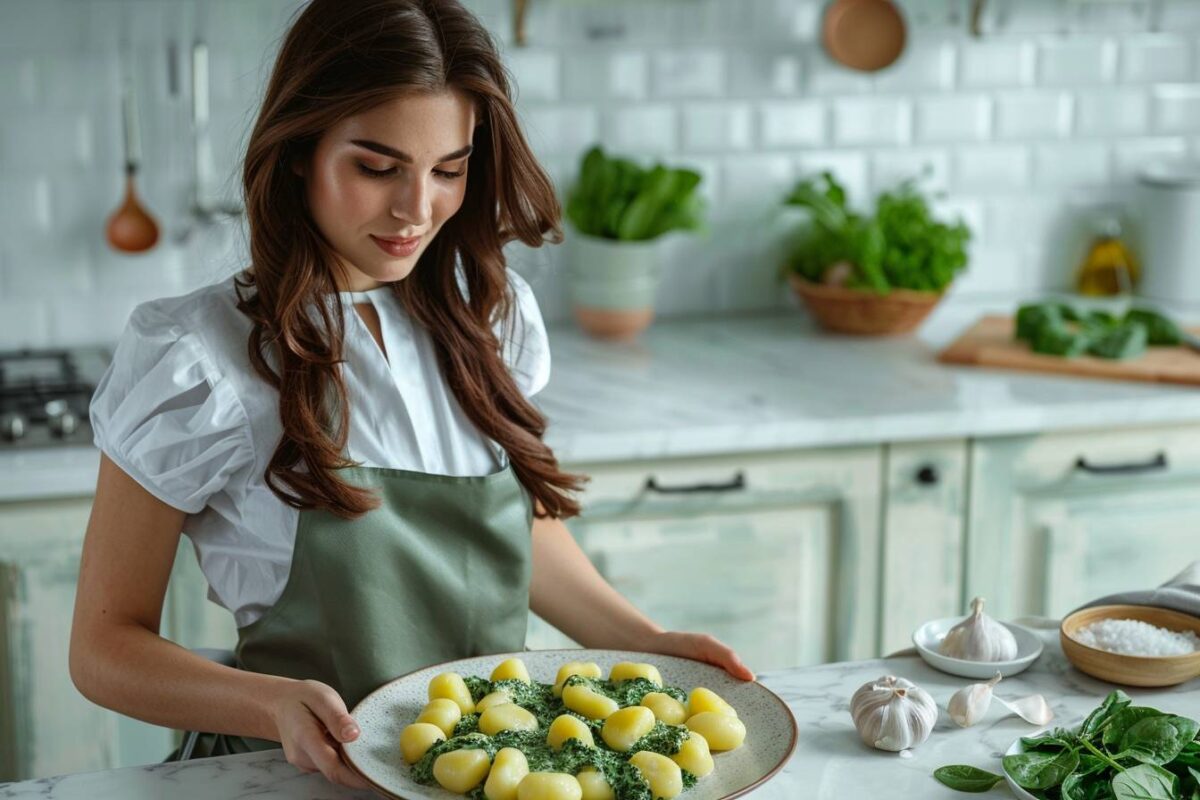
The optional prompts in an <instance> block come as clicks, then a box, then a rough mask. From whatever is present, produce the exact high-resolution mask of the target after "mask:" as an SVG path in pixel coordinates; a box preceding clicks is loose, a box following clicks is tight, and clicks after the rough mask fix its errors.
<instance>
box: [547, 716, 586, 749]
mask: <svg viewBox="0 0 1200 800" xmlns="http://www.w3.org/2000/svg"><path fill="white" fill-rule="evenodd" d="M570 739H578V740H579V741H581V742H583V743H584V744H585V745H587V746H588V747H595V746H596V740H595V739H594V738H592V729H591V728H589V727H588V726H587V725H584V724H583V722H581V721H580V720H579V718H578V717H573V716H571V715H570V714H559V715H558V716H557V717H555V718H554V722H551V723H550V729H549V731H548V732H547V733H546V744H548V745H549V746H550V749H551V750H553V751H554V752H556V753H557V752H558V751H559V750H561V749H562V746H563V745H564V744H566V743H567V741H568V740H570Z"/></svg>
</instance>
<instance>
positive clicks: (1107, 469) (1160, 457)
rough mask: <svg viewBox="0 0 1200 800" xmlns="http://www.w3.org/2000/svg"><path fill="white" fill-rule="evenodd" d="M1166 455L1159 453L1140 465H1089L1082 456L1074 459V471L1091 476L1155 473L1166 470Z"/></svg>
mask: <svg viewBox="0 0 1200 800" xmlns="http://www.w3.org/2000/svg"><path fill="white" fill-rule="evenodd" d="M1167 466H1168V465H1167V454H1166V453H1164V452H1162V451H1159V453H1158V454H1157V455H1156V456H1154V458H1152V459H1150V460H1149V461H1146V462H1144V463H1141V464H1105V465H1099V464H1089V463H1088V462H1087V459H1085V458H1084V457H1083V456H1080V457H1079V458H1077V459H1075V469H1078V470H1083V471H1084V472H1090V473H1091V474H1093V475H1129V474H1132V473H1137V472H1156V471H1158V470H1160V469H1167Z"/></svg>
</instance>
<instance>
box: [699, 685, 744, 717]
mask: <svg viewBox="0 0 1200 800" xmlns="http://www.w3.org/2000/svg"><path fill="white" fill-rule="evenodd" d="M704 711H719V712H721V713H722V714H729V715H731V716H734V717H736V716H737V711H734V709H733V706H731V705H729V703H726V702H725V700H724V699H723V698H722V697H721V696H720V695H719V694H717V693H716V692H714V691H712V690H711V689H705V688H704V687H703V686H697V687H696V688H695V689H692V693H691V694H690V695H688V716H693V715H695V714H699V713H701V712H704Z"/></svg>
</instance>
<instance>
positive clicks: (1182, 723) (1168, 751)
mask: <svg viewBox="0 0 1200 800" xmlns="http://www.w3.org/2000/svg"><path fill="white" fill-rule="evenodd" d="M1198 729H1200V724H1197V722H1196V721H1195V720H1193V719H1188V718H1187V717H1177V716H1175V715H1174V714H1164V715H1162V716H1157V717H1147V718H1146V719H1143V720H1139V721H1138V722H1135V723H1134V724H1133V725H1130V726H1129V729H1128V730H1126V731H1125V735H1124V736H1122V737H1121V747H1120V753H1118V754H1117V755H1118V757H1121V756H1128V757H1130V758H1135V759H1137V760H1138V761H1141V762H1142V763H1143V764H1166V763H1169V762H1171V761H1174V760H1175V757H1176V756H1178V755H1179V753H1180V752H1182V750H1183V748H1184V746H1185V745H1186V744H1187V743H1188V742H1190V741H1191V740H1192V739H1193V737H1195V735H1196V731H1197V730H1198Z"/></svg>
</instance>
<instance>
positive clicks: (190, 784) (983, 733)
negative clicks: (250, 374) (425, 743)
mask: <svg viewBox="0 0 1200 800" xmlns="http://www.w3.org/2000/svg"><path fill="white" fill-rule="evenodd" d="M1042 635H1043V637H1044V638H1045V639H1046V642H1047V647H1046V651H1045V653H1044V654H1043V655H1042V657H1041V658H1039V659H1038V661H1037V662H1036V663H1035V664H1034V665H1033V667H1031V668H1030V669H1029V670H1027V671H1026V672H1024V673H1022V674H1020V675H1017V676H1014V677H1012V678H1009V679H1006V680H1004V681H1002V682H1001V683H1000V685H999V686H998V687H997V690H996V692H997V694H998V695H999V696H1001V697H1006V698H1016V697H1021V696H1024V695H1027V694H1032V693H1035V692H1037V693H1041V694H1042V695H1044V696H1045V697H1046V699H1047V700H1048V701H1049V702H1050V705H1051V707H1052V708H1053V710H1054V713H1055V715H1056V719H1055V721H1054V723H1052V724H1056V725H1058V724H1062V725H1072V724H1078V723H1079V722H1080V721H1081V720H1082V719H1083V717H1084V716H1085V715H1086V714H1087V712H1088V711H1090V710H1091V709H1092V708H1093V707H1094V706H1095V705H1097V704H1098V703H1099V702H1100V700H1101V699H1103V697H1104V695H1106V694H1107V693H1108V692H1109V691H1111V690H1112V689H1113V688H1115V687H1112V686H1110V685H1108V684H1105V683H1102V682H1100V681H1096V680H1093V679H1092V678H1089V677H1087V676H1086V675H1083V674H1082V673H1080V672H1077V671H1076V670H1074V669H1073V668H1072V667H1071V666H1070V665H1069V664H1068V663H1067V662H1066V661H1065V660H1064V658H1063V656H1062V651H1061V650H1060V649H1059V647H1058V644H1057V633H1056V631H1054V630H1053V629H1048V630H1046V631H1044V632H1043V633H1042ZM886 674H891V675H899V676H902V677H906V678H908V679H909V680H911V681H913V682H915V683H916V684H917V685H919V686H921V687H923V688H925V689H926V690H928V691H929V692H930V693H931V694H932V695H933V697H934V699H935V700H936V701H937V703H938V705H939V707H940V709H941V714H940V716H939V719H938V723H937V726H936V728H935V729H934V732H933V734H932V735H931V736H930V738H929V739H928V740H927V741H926V742H925V743H924V744H922V745H921V746H920V747H918V748H916V749H915V750H914V751H912V756H913V757H912V758H901V757H899V756H898V755H897V754H895V753H885V752H882V751H878V750H873V749H871V748H868V747H867V746H866V745H864V744H863V743H862V742H861V741H860V740H859V738H858V735H857V734H856V733H855V731H854V727H853V725H852V724H851V722H850V713H849V710H848V709H849V701H850V695H851V694H853V692H854V690H855V689H857V688H858V687H859V686H860V685H862V684H863V683H865V682H867V681H869V680H873V679H876V678H878V677H880V676H881V675H886ZM759 679H760V680H761V681H762V683H763V684H765V685H766V686H768V687H769V688H770V689H772V690H773V691H775V692H776V693H777V694H779V695H780V696H781V697H782V698H783V699H784V700H785V701H787V703H788V705H789V706H790V707H791V709H792V712H793V713H794V714H795V715H796V720H797V723H798V724H799V728H800V738H799V743H798V746H797V748H796V753H795V755H794V756H793V757H792V759H791V761H789V762H788V765H787V766H786V767H785V768H784V770H783V771H782V772H780V773H779V774H778V775H776V776H775V777H774V778H773V779H772V780H770V781H769V782H767V783H766V784H763V785H762V786H761V787H759V788H758V789H757V790H755V791H753V792H751V793H749V794H747V795H744V796H745V797H752V798H754V800H795V798H800V797H803V798H811V800H846V798H873V797H880V798H883V797H886V798H940V797H944V798H954V797H958V798H961V797H962V796H963V795H961V794H960V793H957V792H953V791H951V790H949V789H947V788H945V787H943V786H942V785H941V784H939V783H938V782H937V781H935V780H934V779H933V777H932V774H933V771H934V770H935V769H936V768H937V767H940V766H943V765H946V764H973V765H975V766H978V767H982V768H984V769H988V770H991V771H993V772H999V771H1000V757H1001V755H1002V754H1003V753H1004V751H1005V750H1006V749H1007V748H1008V746H1009V745H1010V744H1012V742H1013V740H1014V739H1016V738H1017V737H1018V736H1023V735H1026V734H1028V733H1029V732H1031V731H1033V730H1035V728H1034V726H1031V725H1028V724H1027V723H1025V722H1022V721H1021V720H1020V719H1019V718H1017V717H1013V716H1009V717H1004V716H1003V715H1002V711H1001V707H1000V705H999V704H998V703H993V704H992V705H993V707H992V709H991V711H990V713H989V714H988V716H987V717H985V718H984V720H983V721H982V722H980V723H979V724H978V725H976V726H974V727H971V728H959V727H958V726H956V725H955V724H954V723H953V722H952V721H951V720H950V719H949V717H948V715H947V714H946V711H945V708H946V703H947V701H949V699H950V696H951V695H952V694H954V692H955V691H957V690H958V689H959V688H961V687H962V686H964V685H965V684H967V683H970V682H971V681H969V680H967V679H965V678H956V677H954V676H951V675H946V674H943V673H940V672H937V671H935V670H933V669H932V668H931V667H929V666H927V665H926V664H925V662H923V661H921V660H920V659H919V658H918V657H917V656H915V655H911V654H900V655H897V656H894V657H892V658H888V659H878V660H871V661H855V662H844V663H835V664H825V665H821V666H816V667H806V668H800V669H792V670H782V671H778V672H769V673H763V674H762V675H760V676H759ZM1126 691H1127V692H1128V694H1129V695H1130V696H1132V697H1133V698H1134V701H1135V702H1136V703H1139V704H1143V705H1153V706H1155V707H1157V708H1161V709H1164V710H1170V711H1173V712H1175V713H1179V714H1183V715H1186V716H1190V717H1193V718H1200V679H1196V680H1192V681H1189V682H1188V683H1186V684H1183V685H1182V686H1177V687H1173V688H1169V689H1160V690H1149V689H1134V688H1128V687H1126ZM718 758H719V757H718ZM718 764H719V762H718ZM991 795H992V796H1010V794H1009V791H1008V790H1007V789H1006V788H1004V787H1003V785H1002V786H1001V787H998V788H996V789H993V790H992V792H991ZM374 796H375V795H373V794H371V793H369V792H356V791H350V790H348V789H343V788H341V787H338V786H334V785H333V784H330V783H329V782H327V781H326V780H325V778H324V777H322V776H321V775H320V774H319V773H313V774H302V773H300V772H299V771H298V770H296V769H295V768H294V767H292V766H291V765H290V764H288V763H287V761H286V760H284V758H283V751H282V750H269V751H266V752H262V753H254V754H248V755H242V756H223V757H219V758H206V759H197V760H195V761H188V762H184V763H176V764H156V765H152V766H147V767H129V768H126V769H119V770H110V771H107V772H90V773H80V774H76V775H66V776H59V777H54V778H45V779H42V780H31V781H24V782H21V783H12V784H6V785H5V784H0V798H21V800H33V799H34V798H39V799H42V800H106V799H107V798H113V799H114V800H117V799H119V800H151V799H152V798H154V799H157V798H164V799H165V798H170V800H193V798H194V799H195V800H201V799H203V800H217V799H218V798H244V797H254V798H258V799H260V800H284V799H285V798H288V799H291V798H328V799H329V800H336V799H338V798H347V799H349V798H370V797H374ZM686 797H687V795H686V794H685V795H681V798H686Z"/></svg>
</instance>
